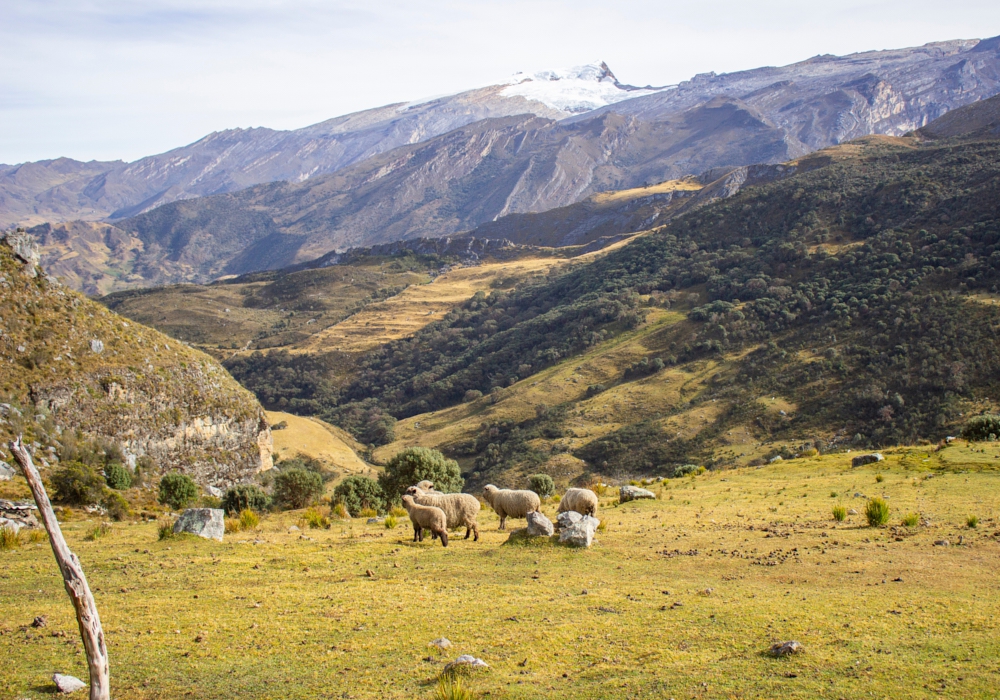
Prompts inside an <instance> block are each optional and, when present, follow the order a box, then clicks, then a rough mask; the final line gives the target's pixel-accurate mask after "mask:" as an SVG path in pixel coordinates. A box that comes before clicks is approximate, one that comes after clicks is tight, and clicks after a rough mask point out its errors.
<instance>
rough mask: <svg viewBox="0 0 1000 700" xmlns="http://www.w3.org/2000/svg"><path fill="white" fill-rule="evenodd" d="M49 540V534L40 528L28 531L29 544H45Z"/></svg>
mask: <svg viewBox="0 0 1000 700" xmlns="http://www.w3.org/2000/svg"><path fill="white" fill-rule="evenodd" d="M47 539H49V533H47V532H46V531H45V530H42V529H40V528H31V529H30V530H28V543H29V544H38V543H39V542H44V541H45V540H47Z"/></svg>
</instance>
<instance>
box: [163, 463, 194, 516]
mask: <svg viewBox="0 0 1000 700" xmlns="http://www.w3.org/2000/svg"><path fill="white" fill-rule="evenodd" d="M196 498H198V486H197V485H195V483H194V481H193V480H192V479H191V477H190V476H188V475H187V474H179V473H177V472H174V473H173V474H167V475H166V476H164V477H163V478H162V479H160V498H159V501H160V503H162V504H163V505H167V506H170V507H171V508H172V509H174V510H181V509H182V508H184V506H186V505H187V504H189V503H190V502H191V501H193V500H194V499H196Z"/></svg>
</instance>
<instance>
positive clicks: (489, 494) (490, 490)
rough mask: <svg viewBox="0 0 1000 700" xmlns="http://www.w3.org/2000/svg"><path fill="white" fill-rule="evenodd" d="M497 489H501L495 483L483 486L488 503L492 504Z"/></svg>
mask: <svg viewBox="0 0 1000 700" xmlns="http://www.w3.org/2000/svg"><path fill="white" fill-rule="evenodd" d="M497 491H499V489H498V488H497V487H496V486H494V485H493V484H486V486H484V487H483V498H485V499H486V502H487V503H490V504H492V503H493V496H494V495H495V494H496V492H497Z"/></svg>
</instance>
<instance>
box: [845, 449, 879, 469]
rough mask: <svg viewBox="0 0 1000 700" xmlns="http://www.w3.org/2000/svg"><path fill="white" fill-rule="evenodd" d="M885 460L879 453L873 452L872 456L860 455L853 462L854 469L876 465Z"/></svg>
mask: <svg viewBox="0 0 1000 700" xmlns="http://www.w3.org/2000/svg"><path fill="white" fill-rule="evenodd" d="M884 459H885V457H883V456H882V455H880V454H879V453H878V452H872V453H871V454H870V455H858V456H857V457H855V458H854V459H852V460H851V466H852V467H863V466H865V465H866V464H874V463H875V462H881V461H883V460H884Z"/></svg>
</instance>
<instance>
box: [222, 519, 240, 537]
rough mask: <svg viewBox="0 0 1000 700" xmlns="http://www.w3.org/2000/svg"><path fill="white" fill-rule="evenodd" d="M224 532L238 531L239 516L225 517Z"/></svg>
mask: <svg viewBox="0 0 1000 700" xmlns="http://www.w3.org/2000/svg"><path fill="white" fill-rule="evenodd" d="M225 526H226V534H227V535H232V534H235V533H237V532H239V531H240V519H239V518H226V520H225Z"/></svg>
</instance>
